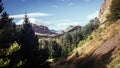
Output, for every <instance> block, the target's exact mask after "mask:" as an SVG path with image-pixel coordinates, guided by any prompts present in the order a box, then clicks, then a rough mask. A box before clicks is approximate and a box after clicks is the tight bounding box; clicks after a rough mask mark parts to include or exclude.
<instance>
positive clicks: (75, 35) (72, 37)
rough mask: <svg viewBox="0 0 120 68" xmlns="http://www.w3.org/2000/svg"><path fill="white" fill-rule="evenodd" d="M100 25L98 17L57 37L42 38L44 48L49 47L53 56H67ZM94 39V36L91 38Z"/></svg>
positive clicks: (41, 42)
mask: <svg viewBox="0 0 120 68" xmlns="http://www.w3.org/2000/svg"><path fill="white" fill-rule="evenodd" d="M98 26H99V20H98V18H95V19H92V20H90V21H89V23H88V24H87V25H85V26H81V28H79V29H77V30H74V31H73V32H69V33H65V34H64V35H62V36H60V37H57V38H45V39H43V38H40V39H39V43H40V45H42V48H47V49H48V51H49V54H50V57H51V58H58V57H67V56H68V55H69V53H70V52H71V51H72V50H73V49H75V48H77V47H78V44H79V42H80V41H82V40H85V39H86V38H87V37H88V36H89V35H90V34H91V33H92V32H93V31H94V30H95V29H97V28H98ZM90 39H91V40H92V37H91V38H90Z"/></svg>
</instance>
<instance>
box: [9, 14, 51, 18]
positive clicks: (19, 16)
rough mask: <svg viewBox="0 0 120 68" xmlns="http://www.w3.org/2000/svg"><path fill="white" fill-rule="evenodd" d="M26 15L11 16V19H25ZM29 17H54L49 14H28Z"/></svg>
mask: <svg viewBox="0 0 120 68" xmlns="http://www.w3.org/2000/svg"><path fill="white" fill-rule="evenodd" d="M24 15H25V14H16V15H11V16H10V17H11V18H24ZM27 15H28V16H29V17H44V16H52V14H47V13H27Z"/></svg>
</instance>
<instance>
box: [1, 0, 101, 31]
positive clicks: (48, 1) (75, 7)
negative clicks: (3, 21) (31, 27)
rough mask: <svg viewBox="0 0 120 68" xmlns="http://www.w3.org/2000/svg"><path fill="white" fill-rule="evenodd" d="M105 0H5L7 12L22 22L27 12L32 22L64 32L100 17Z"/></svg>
mask: <svg viewBox="0 0 120 68" xmlns="http://www.w3.org/2000/svg"><path fill="white" fill-rule="evenodd" d="M102 3H103V0H3V4H4V7H5V11H7V13H8V14H9V15H10V17H14V21H15V22H16V23H17V22H18V23H20V22H21V19H23V16H24V13H25V12H27V13H28V16H29V17H30V19H31V20H30V21H32V22H34V23H36V24H39V25H40V24H42V25H46V26H48V27H49V28H50V29H55V30H63V29H66V28H67V27H68V26H70V25H85V24H87V23H88V21H89V20H90V19H91V18H94V17H95V16H97V15H98V11H99V9H100V7H101V4H102Z"/></svg>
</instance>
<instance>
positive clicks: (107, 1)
mask: <svg viewBox="0 0 120 68" xmlns="http://www.w3.org/2000/svg"><path fill="white" fill-rule="evenodd" d="M111 2H112V0H104V3H103V4H102V6H101V8H100V12H99V20H100V22H101V23H103V22H105V21H106V17H107V15H108V14H110V6H111Z"/></svg>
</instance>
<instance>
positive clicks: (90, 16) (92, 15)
mask: <svg viewBox="0 0 120 68" xmlns="http://www.w3.org/2000/svg"><path fill="white" fill-rule="evenodd" d="M98 13H99V11H96V12H94V13H92V14H90V15H88V16H87V19H88V20H91V19H94V18H95V17H98Z"/></svg>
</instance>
